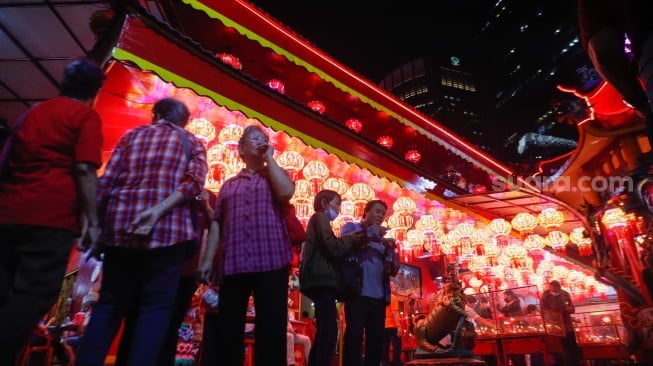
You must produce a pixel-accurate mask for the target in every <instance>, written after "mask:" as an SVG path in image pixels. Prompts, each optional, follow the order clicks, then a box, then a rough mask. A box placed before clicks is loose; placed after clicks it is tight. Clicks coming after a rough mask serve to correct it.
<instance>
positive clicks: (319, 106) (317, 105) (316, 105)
mask: <svg viewBox="0 0 653 366" xmlns="http://www.w3.org/2000/svg"><path fill="white" fill-rule="evenodd" d="M308 108H310V109H312V110H313V111H315V112H317V113H319V114H324V112H325V111H326V107H325V106H324V103H322V102H320V101H319V100H313V101H310V102H308Z"/></svg>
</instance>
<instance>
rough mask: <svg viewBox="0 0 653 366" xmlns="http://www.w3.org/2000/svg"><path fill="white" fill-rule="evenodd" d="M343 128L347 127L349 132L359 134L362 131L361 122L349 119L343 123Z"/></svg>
mask: <svg viewBox="0 0 653 366" xmlns="http://www.w3.org/2000/svg"><path fill="white" fill-rule="evenodd" d="M345 126H347V128H349V129H350V130H353V131H354V132H356V133H359V132H361V130H362V129H363V122H361V121H359V120H357V119H356V118H350V119H348V120H347V122H345Z"/></svg>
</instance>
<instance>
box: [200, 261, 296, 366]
mask: <svg viewBox="0 0 653 366" xmlns="http://www.w3.org/2000/svg"><path fill="white" fill-rule="evenodd" d="M288 270H289V267H283V268H280V269H275V270H272V271H266V272H252V273H243V274H236V275H228V276H224V279H223V282H222V285H221V286H220V304H219V305H218V319H217V328H218V329H217V337H216V343H215V344H213V345H211V344H207V343H205V344H204V345H203V348H204V349H206V348H207V347H214V348H215V352H217V354H218V355H219V358H220V361H219V364H215V365H202V366H242V365H243V362H244V358H245V353H244V347H243V344H244V343H243V342H244V337H245V318H246V312H247V301H248V299H249V295H250V293H253V295H254V302H255V303H256V304H258V305H257V306H256V316H255V322H256V332H255V335H254V342H255V343H256V347H254V364H256V365H266V366H286V326H287V325H288Z"/></svg>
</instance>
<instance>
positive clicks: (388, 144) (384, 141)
mask: <svg viewBox="0 0 653 366" xmlns="http://www.w3.org/2000/svg"><path fill="white" fill-rule="evenodd" d="M376 143H377V144H379V145H381V146H383V147H385V148H386V149H391V148H392V145H394V144H395V142H394V141H393V140H392V137H390V136H381V137H379V138H378V139H377V140H376Z"/></svg>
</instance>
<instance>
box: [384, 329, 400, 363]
mask: <svg viewBox="0 0 653 366" xmlns="http://www.w3.org/2000/svg"><path fill="white" fill-rule="evenodd" d="M390 345H392V361H391V359H390V354H389V352H390ZM381 365H383V366H389V365H390V366H401V337H399V334H397V328H385V338H384V339H383V359H382V360H381Z"/></svg>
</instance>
